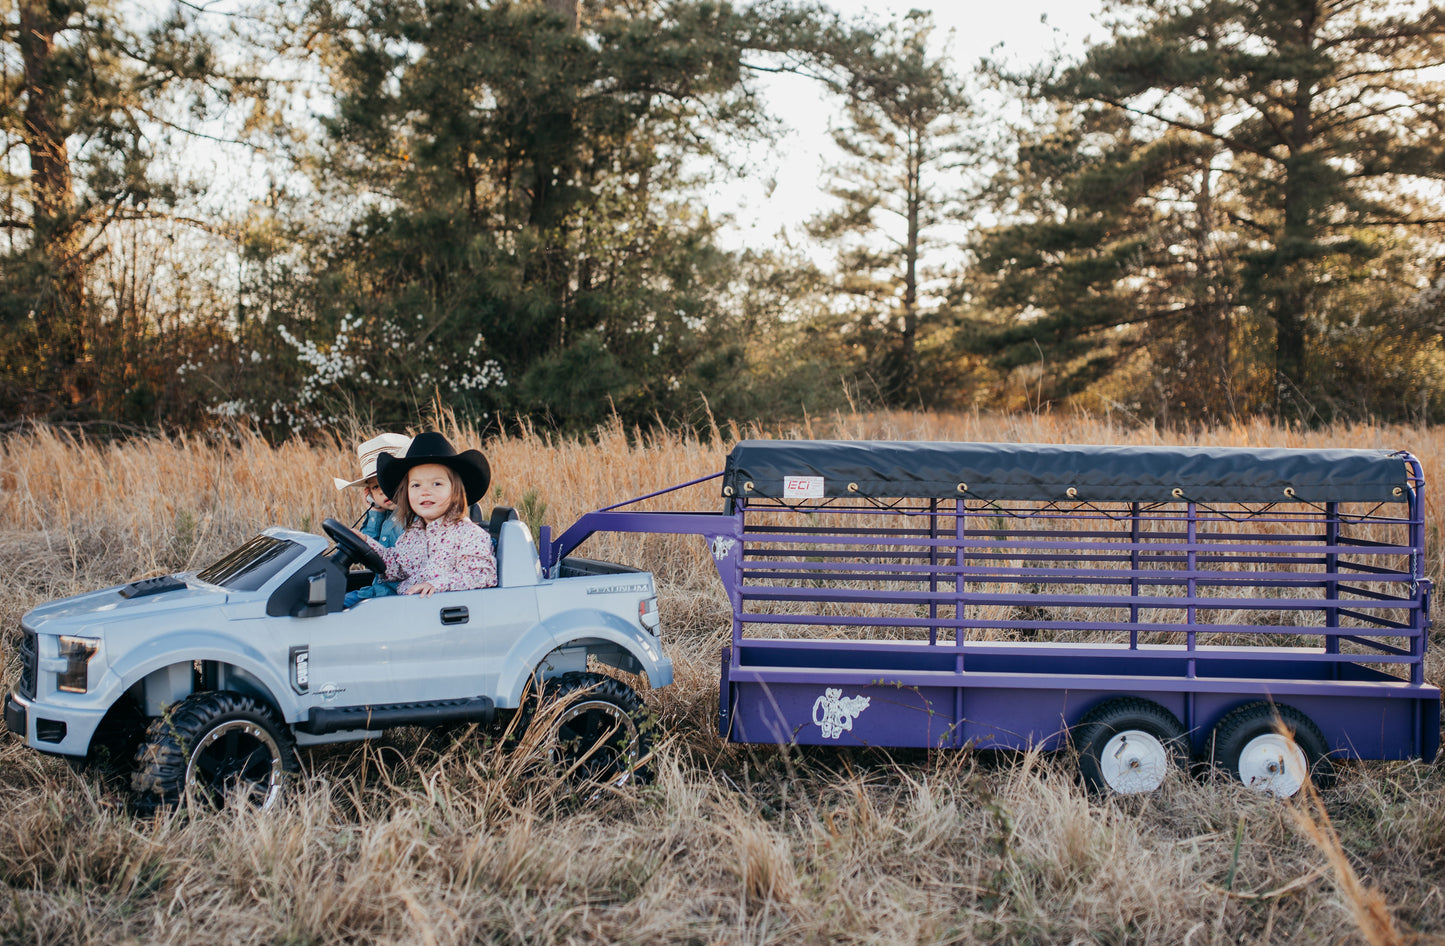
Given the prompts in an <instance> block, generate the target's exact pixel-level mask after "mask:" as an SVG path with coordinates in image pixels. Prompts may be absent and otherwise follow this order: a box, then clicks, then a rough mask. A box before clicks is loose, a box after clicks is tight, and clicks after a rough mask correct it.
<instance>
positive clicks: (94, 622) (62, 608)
mask: <svg viewBox="0 0 1445 946" xmlns="http://www.w3.org/2000/svg"><path fill="white" fill-rule="evenodd" d="M177 577H178V578H180V579H182V580H185V579H187V578H189V577H190V576H189V575H178V576H177ZM124 587H126V586H125V585H116V586H114V587H111V588H103V589H101V590H100V591H90V592H86V593H85V594H80V595H74V596H72V597H69V598H60V599H57V600H55V601H50V602H48V603H46V604H42V605H40V606H39V607H37V608H34V609H33V610H31V611H28V612H26V614H25V617H24V618H22V619H21V620H22V621H23V623H24V624H25V626H26V627H28V628H31V629H32V630H35V631H38V632H43V633H46V634H64V633H70V632H75V633H80V632H81V629H82V628H88V630H86V631H85V633H86V634H87V635H88V636H92V637H94V636H97V633H98V631H99V630H100V628H101V627H103V626H104V625H105V624H108V623H112V622H116V621H132V620H137V619H141V618H142V617H143V616H150V615H159V614H171V613H174V612H177V611H187V610H192V609H196V608H214V607H216V606H217V605H221V604H224V603H225V602H226V599H227V592H226V590H225V589H223V588H215V587H212V586H210V585H197V584H190V585H187V587H185V588H177V589H175V590H174V591H167V592H164V593H162V594H154V595H145V596H142V597H137V598H123V597H121V594H120V591H121V589H122V588H124Z"/></svg>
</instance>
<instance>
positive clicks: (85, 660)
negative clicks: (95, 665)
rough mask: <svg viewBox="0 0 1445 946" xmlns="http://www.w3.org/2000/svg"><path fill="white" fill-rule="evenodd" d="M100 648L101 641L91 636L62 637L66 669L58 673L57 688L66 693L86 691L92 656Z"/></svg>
mask: <svg viewBox="0 0 1445 946" xmlns="http://www.w3.org/2000/svg"><path fill="white" fill-rule="evenodd" d="M97 650H100V641H98V640H94V639H92V638H89V637H61V638H60V659H61V660H64V661H65V671H64V672H63V673H59V674H56V677H55V688H56V689H57V690H63V691H65V692H66V693H84V692H85V689H86V686H87V684H88V683H89V682H90V681H89V673H88V672H87V668H88V667H89V665H90V658H92V657H94V656H95V652H96V651H97Z"/></svg>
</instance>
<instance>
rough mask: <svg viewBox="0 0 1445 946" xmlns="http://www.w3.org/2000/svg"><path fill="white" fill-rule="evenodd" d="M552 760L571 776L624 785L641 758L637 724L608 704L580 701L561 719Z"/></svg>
mask: <svg viewBox="0 0 1445 946" xmlns="http://www.w3.org/2000/svg"><path fill="white" fill-rule="evenodd" d="M552 738H553V740H554V745H553V748H552V753H551V755H552V760H553V761H554V762H555V763H557V764H558V765H562V766H565V767H566V769H567V774H569V775H574V776H577V777H580V778H583V779H589V780H597V781H606V782H608V783H609V784H612V785H621V784H623V783H625V782H626V781H627V780H628V779H630V778H632V772H633V769H634V768H635V767H636V765H637V758H638V744H639V740H638V733H637V723H636V722H635V721H634V720H633V719H632V717H631V716H630V715H628V714H627V713H626V712H625V711H623V709H622V708H621V707H619V706H618V705H617V704H615V703H611V702H608V701H607V700H579V701H577V702H576V703H573V704H571V705H569V706H568V707H567V708H566V709H564V710H563V711H562V713H561V714H559V715H558V717H557V722H556V725H555V726H554V728H553V730H552Z"/></svg>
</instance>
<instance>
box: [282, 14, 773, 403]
mask: <svg viewBox="0 0 1445 946" xmlns="http://www.w3.org/2000/svg"><path fill="white" fill-rule="evenodd" d="M315 10H316V11H317V12H316V13H315V16H314V18H313V20H312V21H311V22H309V23H308V24H307V25H308V28H312V29H316V30H320V31H321V34H320V35H323V36H325V37H326V44H327V45H326V55H325V61H326V62H327V64H328V66H329V68H330V74H331V77H332V81H333V83H334V85H335V87H336V90H337V98H336V113H335V116H334V117H333V118H331V119H329V120H328V121H327V122H326V130H327V132H328V147H329V149H330V152H329V155H328V160H326V161H325V162H324V163H323V165H322V166H321V168H320V171H321V173H323V174H324V175H325V176H326V178H327V181H329V183H330V186H332V187H334V188H336V189H338V190H341V191H344V192H349V193H353V194H360V195H361V197H362V199H361V201H360V202H359V206H361V207H363V208H364V209H363V210H362V211H361V212H360V213H359V214H357V215H356V216H355V217H354V219H353V220H352V222H351V223H350V224H349V226H348V227H347V230H346V232H345V233H344V234H343V235H342V236H341V237H340V239H339V240H334V241H329V245H327V246H326V247H324V248H323V249H322V251H321V252H320V253H319V254H318V257H317V260H316V264H315V268H314V270H313V275H312V276H311V282H310V284H309V285H307V286H304V287H302V289H301V291H300V293H299V294H298V295H297V296H296V297H294V298H293V299H291V300H289V304H290V306H291V308H290V309H289V310H287V309H284V308H283V309H280V310H278V311H272V312H271V313H268V320H269V321H272V322H275V323H277V324H279V325H281V326H283V327H286V329H287V333H288V334H287V336H285V337H286V338H287V339H288V341H289V342H290V343H291V344H292V345H293V347H294V348H295V349H296V351H297V353H298V355H299V357H300V359H301V360H302V362H303V363H305V364H307V366H308V367H310V368H311V369H312V370H311V372H310V373H309V376H308V377H306V378H305V380H303V381H302V384H301V391H300V396H299V397H298V398H297V399H296V404H295V405H287V406H286V407H285V409H284V410H285V412H286V415H287V416H286V418H285V419H286V421H287V422H288V423H290V424H292V425H296V426H300V425H304V424H305V422H306V415H307V414H310V415H311V416H312V417H320V418H322V419H325V418H326V417H328V416H334V415H336V414H338V413H340V412H342V411H344V410H345V409H346V407H347V405H348V404H349V403H351V402H353V401H365V402H367V403H368V404H369V405H370V406H371V408H372V409H373V410H375V411H376V412H378V414H379V415H380V417H381V419H383V420H385V419H388V418H397V419H403V418H405V417H406V416H411V415H412V414H413V413H414V410H415V400H416V392H417V391H426V392H435V393H436V394H437V395H438V396H439V397H441V398H443V399H445V400H446V401H447V402H448V403H449V404H451V405H452V406H453V407H454V408H455V409H457V410H458V411H460V412H462V413H464V414H467V415H470V416H481V417H492V418H505V417H507V416H508V415H510V414H513V413H527V414H529V415H533V416H537V417H539V418H545V419H546V420H548V421H550V422H552V423H554V424H557V425H559V426H564V427H570V428H574V429H577V428H587V427H590V426H592V425H595V424H597V423H599V422H600V421H601V420H603V419H605V418H606V417H607V416H609V415H610V414H611V413H613V412H614V411H617V412H619V413H621V415H622V416H623V417H624V418H625V419H627V420H628V421H634V420H639V419H644V418H651V417H654V416H658V415H674V414H676V413H677V412H678V410H679V409H680V407H681V405H682V404H683V403H685V401H686V399H687V398H688V397H690V396H692V395H693V392H695V391H696V382H697V379H696V378H695V377H694V375H693V367H694V365H695V364H696V363H698V362H699V360H700V359H703V358H704V357H705V356H706V355H707V353H708V352H710V351H712V350H713V349H715V348H716V347H718V346H719V345H721V344H723V343H725V342H726V341H727V339H729V338H730V337H731V336H732V334H733V326H732V324H731V319H730V316H729V313H727V312H725V311H724V310H722V308H721V307H720V305H719V301H720V297H721V294H722V293H723V292H725V290H726V286H727V283H728V269H729V266H730V265H731V260H730V259H729V258H728V257H727V256H726V255H725V254H723V253H721V252H719V251H718V250H717V249H716V248H715V247H714V245H713V237H714V230H715V227H714V225H713V224H712V223H711V222H710V221H709V220H708V219H707V218H706V217H705V216H702V215H699V214H696V213H694V212H692V211H691V210H690V209H689V208H688V206H687V205H686V203H685V202H684V201H683V200H682V188H681V185H685V184H686V183H687V178H686V176H685V174H684V172H683V168H684V165H685V162H686V160H687V158H688V157H689V156H695V155H698V154H700V153H706V152H707V151H708V150H709V149H710V147H711V145H710V143H709V141H708V139H707V138H706V137H704V136H701V135H699V131H701V130H704V129H706V128H709V127H712V128H715V129H717V130H718V131H719V132H727V131H740V132H742V133H750V132H751V130H752V128H753V127H754V123H755V120H756V117H755V116H754V115H753V114H752V111H751V105H750V103H749V102H748V100H747V98H746V97H745V96H743V95H742V94H741V89H740V84H739V83H740V70H741V60H740V57H741V54H742V51H743V49H744V45H745V43H746V42H747V41H748V34H749V31H750V30H755V29H756V28H757V25H758V24H757V22H756V21H755V20H749V19H748V18H747V17H746V16H744V15H741V14H738V13H736V12H734V11H733V10H732V9H731V8H729V7H727V6H725V5H717V4H712V3H697V2H677V3H640V4H634V5H632V7H631V8H630V9H628V10H627V11H626V12H622V11H616V10H610V9H603V8H601V7H600V6H599V7H596V8H593V7H588V8H587V9H586V10H584V13H585V14H586V15H585V16H584V17H583V19H582V25H581V26H580V27H576V26H574V25H573V24H571V23H569V21H568V19H567V18H566V17H564V16H559V15H557V14H556V13H553V12H551V11H550V10H549V9H548V8H545V7H543V6H541V5H540V4H531V3H508V2H499V3H478V2H439V3H427V4H395V3H390V2H387V3H381V2H377V3H363V4H359V5H345V6H343V5H335V6H330V5H326V4H320V5H317V6H316V8H315ZM323 186H325V185H324V184H323ZM353 203H356V202H355V201H354V200H353ZM308 359H309V361H308ZM257 400H259V399H257ZM298 408H299V409H298Z"/></svg>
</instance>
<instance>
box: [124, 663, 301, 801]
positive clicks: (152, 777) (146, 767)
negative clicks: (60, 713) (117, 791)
mask: <svg viewBox="0 0 1445 946" xmlns="http://www.w3.org/2000/svg"><path fill="white" fill-rule="evenodd" d="M299 768H300V766H299V765H298V763H297V761H296V745H295V742H294V741H293V740H292V738H291V734H290V732H289V731H288V730H287V729H286V727H285V726H283V725H281V724H280V723H279V722H278V721H277V718H276V715H275V713H273V712H272V710H271V708H270V707H269V706H267V705H266V704H265V703H262V702H260V701H259V700H256V699H254V698H253V697H250V696H246V695H245V694H241V693H231V692H227V691H219V692H211V693H197V694H195V695H193V696H190V697H187V698H186V699H184V700H182V701H181V702H180V703H178V704H176V705H175V706H174V707H172V708H171V710H170V712H169V713H167V714H166V715H165V716H163V717H161V718H159V719H154V720H152V721H151V724H150V726H149V727H148V728H147V729H146V733H145V737H144V739H143V740H142V742H141V745H140V748H139V749H137V750H136V754H135V767H134V770H133V771H132V773H131V781H130V785H131V799H132V802H131V803H132V807H133V808H134V809H135V811H136V812H137V813H139V814H150V813H151V812H154V811H156V810H157V809H159V808H167V807H171V806H174V805H177V804H179V803H180V802H182V801H186V802H187V803H188V804H193V805H198V806H204V807H208V808H219V807H221V806H222V805H224V804H225V803H226V802H227V800H228V799H235V800H238V801H241V802H243V803H245V804H250V805H255V806H256V807H258V808H269V807H271V805H273V804H274V803H275V802H276V799H277V798H278V797H280V793H281V790H282V788H283V786H284V783H285V781H286V779H287V778H288V777H289V776H291V775H292V774H293V773H295V772H296V771H298V770H299Z"/></svg>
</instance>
